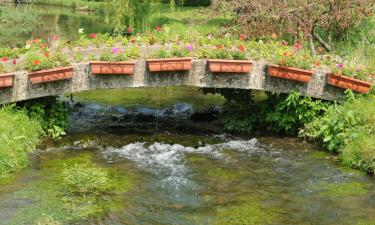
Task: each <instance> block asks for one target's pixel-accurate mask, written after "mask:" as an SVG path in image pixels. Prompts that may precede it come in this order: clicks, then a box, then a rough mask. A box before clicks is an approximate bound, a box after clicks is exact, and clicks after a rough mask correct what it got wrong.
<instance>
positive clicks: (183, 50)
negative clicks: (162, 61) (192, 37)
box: [151, 46, 190, 58]
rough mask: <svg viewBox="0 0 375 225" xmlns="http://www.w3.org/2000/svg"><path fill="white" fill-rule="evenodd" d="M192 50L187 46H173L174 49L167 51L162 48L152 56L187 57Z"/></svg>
mask: <svg viewBox="0 0 375 225" xmlns="http://www.w3.org/2000/svg"><path fill="white" fill-rule="evenodd" d="M189 55H190V51H189V49H188V48H187V47H181V46H173V47H172V50H170V51H167V50H165V49H160V50H159V51H157V52H156V53H155V54H153V55H151V57H152V58H173V57H187V56H189Z"/></svg>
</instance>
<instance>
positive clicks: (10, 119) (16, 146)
mask: <svg viewBox="0 0 375 225" xmlns="http://www.w3.org/2000/svg"><path fill="white" fill-rule="evenodd" d="M0 118H1V119H0V143H1V145H0V178H4V177H6V176H7V174H8V173H10V172H13V171H16V170H18V169H21V168H24V167H25V166H27V165H28V157H29V154H30V153H32V152H33V151H34V150H35V148H36V146H37V144H38V143H39V138H40V136H41V134H42V127H41V125H40V123H39V122H38V121H37V120H32V119H30V118H29V117H28V115H27V113H26V112H25V111H23V110H16V109H15V108H13V107H2V108H0Z"/></svg>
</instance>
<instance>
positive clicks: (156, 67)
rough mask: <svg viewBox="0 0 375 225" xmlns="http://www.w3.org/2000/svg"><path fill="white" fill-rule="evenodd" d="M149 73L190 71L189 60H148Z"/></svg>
mask: <svg viewBox="0 0 375 225" xmlns="http://www.w3.org/2000/svg"><path fill="white" fill-rule="evenodd" d="M147 64H148V69H149V71H150V72H162V71H184V70H185V71H186V70H191V67H192V66H191V58H169V59H148V60H147Z"/></svg>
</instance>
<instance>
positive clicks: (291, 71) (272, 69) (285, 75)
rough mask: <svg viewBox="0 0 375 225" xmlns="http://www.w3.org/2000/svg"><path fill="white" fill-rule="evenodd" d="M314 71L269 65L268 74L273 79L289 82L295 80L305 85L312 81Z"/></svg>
mask: <svg viewBox="0 0 375 225" xmlns="http://www.w3.org/2000/svg"><path fill="white" fill-rule="evenodd" d="M313 73H314V72H313V71H310V70H303V69H297V68H293V67H287V66H278V65H269V66H268V74H269V75H270V76H271V77H277V78H282V79H287V80H295V81H299V82H303V83H308V82H309V81H310V80H311V77H312V75H313Z"/></svg>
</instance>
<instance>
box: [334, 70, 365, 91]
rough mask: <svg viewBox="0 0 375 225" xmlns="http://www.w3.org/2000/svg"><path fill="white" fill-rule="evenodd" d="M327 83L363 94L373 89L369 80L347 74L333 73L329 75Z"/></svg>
mask: <svg viewBox="0 0 375 225" xmlns="http://www.w3.org/2000/svg"><path fill="white" fill-rule="evenodd" d="M327 83H328V84H329V85H332V86H335V87H339V88H343V89H351V90H353V91H356V92H360V93H363V94H367V93H369V92H370V90H371V83H369V82H366V81H362V80H358V79H354V78H351V77H347V76H341V75H335V74H332V73H331V74H328V75H327Z"/></svg>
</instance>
